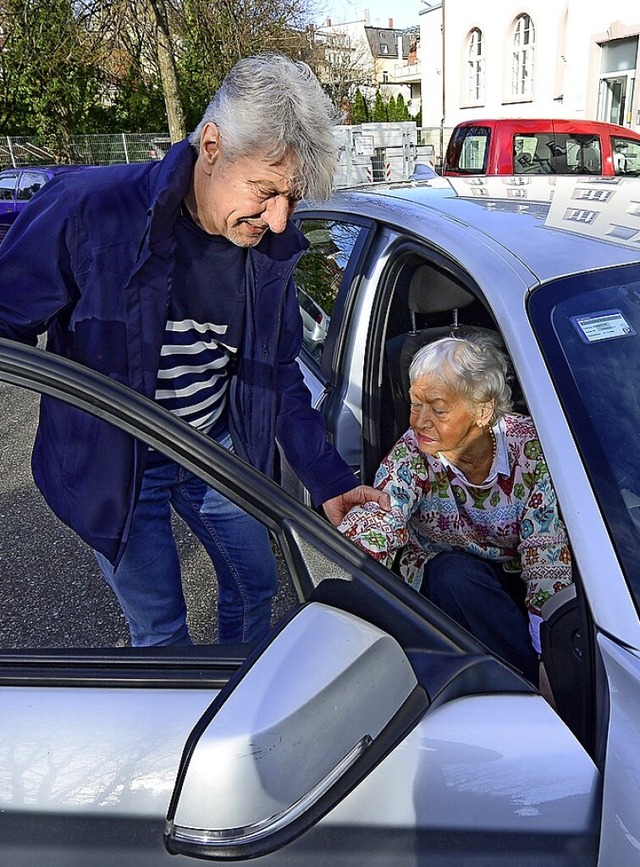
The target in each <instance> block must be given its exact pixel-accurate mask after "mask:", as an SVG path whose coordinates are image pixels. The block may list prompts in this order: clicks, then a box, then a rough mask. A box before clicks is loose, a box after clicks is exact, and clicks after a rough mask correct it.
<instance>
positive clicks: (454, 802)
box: [0, 178, 640, 867]
mask: <svg viewBox="0 0 640 867" xmlns="http://www.w3.org/2000/svg"><path fill="white" fill-rule="evenodd" d="M474 181H475V183H469V182H466V181H461V182H460V183H458V182H457V180H456V179H452V180H451V181H449V180H446V181H445V180H444V179H442V178H434V179H430V180H428V181H425V182H416V183H410V182H409V183H406V184H404V185H402V186H397V187H384V188H379V189H377V188H376V189H367V190H361V191H353V192H343V193H339V194H337V195H336V197H335V199H334V200H333V201H331V202H329V203H328V204H326V205H324V206H323V207H314V206H311V205H305V206H302V207H300V208H299V209H298V211H297V212H296V216H295V219H296V220H297V221H298V222H299V224H300V227H301V229H302V231H303V232H305V233H306V234H307V235H308V236H309V238H310V240H311V243H312V249H311V251H310V252H311V253H312V254H313V252H314V251H313V240H314V238H317V239H319V242H320V243H321V244H322V245H323V246H322V248H321V249H320V250H319V251H316V252H318V256H319V257H320V258H321V257H322V256H327V257H330V261H329V262H328V263H327V267H326V268H319V267H318V257H316V261H315V262H314V260H313V255H311V256H309V258H305V259H303V261H302V263H301V265H300V275H299V276H300V278H301V279H300V283H301V284H302V285H304V287H305V289H304V291H305V292H307V293H308V294H310V295H311V296H312V297H314V292H315V291H316V290H317V292H318V295H317V298H316V300H318V299H320V298H322V299H323V303H322V304H321V306H322V307H323V309H324V310H328V311H330V314H331V320H330V324H329V328H328V333H327V341H326V344H325V349H324V353H323V356H322V359H321V362H320V363H316V362H315V361H314V360H313V359H312V358H311V357H309V356H308V355H305V357H304V358H303V359H301V364H302V365H303V369H304V374H305V378H306V381H307V384H308V385H309V387H310V389H311V390H312V392H313V395H314V399H315V400H316V402H317V404H318V406H319V407H320V408H321V410H322V411H323V413H324V414H325V416H326V419H327V423H328V426H329V429H330V435H331V436H332V438H333V440H334V442H335V443H336V445H337V447H338V448H339V449H340V450H341V452H342V453H343V455H344V456H345V458H346V459H347V460H348V461H349V462H350V463H351V464H352V465H353V467H354V468H355V469H356V470H357V471H358V472H359V473H360V474H361V475H362V477H363V479H365V480H367V481H370V479H371V477H372V475H373V472H374V470H375V468H376V467H377V464H378V462H379V461H380V459H381V457H382V456H383V455H384V453H385V450H386V449H387V448H388V447H389V446H390V445H391V444H392V443H393V442H394V440H395V438H396V437H397V436H398V433H399V432H401V431H402V429H403V427H404V426H406V424H407V420H406V404H405V403H404V402H405V400H406V382H405V377H406V370H405V365H406V358H407V356H408V355H409V354H410V353H411V351H412V348H413V347H414V346H415V344H416V342H417V341H418V342H419V341H420V340H429V339H433V338H434V337H435V336H437V335H439V334H441V333H450V332H451V331H453V332H454V333H457V332H460V333H462V332H464V330H465V329H478V328H482V329H490V330H491V331H493V332H498V333H499V336H500V337H501V339H502V340H503V342H504V344H505V347H506V348H507V350H508V352H509V354H510V357H511V360H512V363H513V369H514V376H515V377H516V384H517V394H518V401H519V405H520V406H521V407H522V408H523V409H526V410H527V411H528V412H530V413H531V415H532V416H533V418H534V421H535V423H536V425H537V428H538V432H539V434H540V437H541V440H542V445H543V448H544V451H545V456H546V458H547V462H548V464H549V467H550V471H551V474H552V477H553V481H554V485H555V488H556V491H557V494H558V499H559V502H560V506H561V509H562V513H563V517H564V520H565V523H566V525H567V528H568V531H569V535H570V540H571V545H572V549H573V553H574V555H575V561H576V564H577V570H578V574H577V576H576V585H575V592H573V593H569V594H568V595H565V596H564V597H562V598H557V597H554V599H553V600H552V601H553V605H552V607H551V610H547V611H545V618H546V620H545V626H544V630H543V632H544V644H543V651H544V657H545V663H546V667H547V670H548V672H549V675H550V680H551V686H552V688H553V698H552V701H549V700H547V698H545V697H543V696H542V695H541V694H539V693H538V691H537V690H536V689H535V688H534V687H533V686H532V685H531V684H530V683H529V682H528V681H526V680H525V679H524V678H522V676H520V674H519V673H518V672H517V671H515V670H513V669H512V668H510V667H509V666H508V665H507V664H505V663H504V662H503V661H501V660H499V659H497V658H495V657H494V656H492V655H491V654H490V653H489V652H488V651H487V650H486V648H484V647H483V646H482V645H481V644H479V643H478V642H477V641H476V640H475V639H474V638H472V637H471V636H470V635H469V634H467V633H466V632H465V631H464V630H463V629H461V628H460V627H458V626H457V625H456V624H454V623H452V622H451V621H450V620H449V619H448V618H447V617H445V616H444V615H443V614H442V613H441V612H440V611H438V610H437V609H436V608H435V607H434V606H433V605H431V604H430V603H429V602H428V601H427V600H426V599H425V598H423V597H421V596H420V595H419V594H417V593H416V592H415V591H413V590H412V589H411V588H410V587H408V586H406V585H404V584H403V583H402V582H401V581H400V580H399V579H398V578H397V577H396V576H395V575H394V574H393V573H392V572H390V571H388V570H386V569H385V568H384V567H382V566H381V565H380V564H378V563H376V562H374V561H373V560H372V559H370V558H369V557H367V556H366V555H365V554H363V553H362V552H360V551H359V550H358V549H357V548H356V547H355V546H353V545H352V544H351V543H349V542H348V541H347V540H345V539H343V538H342V537H341V536H340V535H339V534H338V533H337V531H335V530H334V529H333V528H332V527H330V526H329V524H328V523H327V522H326V520H324V519H323V518H322V517H320V516H319V515H317V514H315V513H314V512H313V511H312V510H311V509H309V508H308V507H306V506H304V505H302V504H301V502H300V498H302V499H304V491H301V490H299V489H298V487H297V484H296V483H295V482H294V480H293V479H292V478H291V476H290V474H289V473H288V471H287V467H286V465H285V466H284V467H283V479H282V481H283V486H284V487H289V488H290V489H291V490H292V491H293V492H294V493H295V494H296V495H297V498H294V497H292V496H291V494H290V493H288V492H287V491H286V490H283V487H281V486H277V485H276V484H274V483H271V482H269V481H267V480H266V479H264V478H262V477H260V476H259V475H258V474H257V473H255V472H254V471H253V470H252V469H251V468H249V467H248V466H247V465H245V464H244V463H242V462H241V461H240V460H238V459H237V458H236V457H235V456H234V455H232V454H229V453H227V452H225V451H224V450H223V449H221V448H219V447H218V446H216V444H215V443H212V442H210V441H209V440H208V439H207V438H206V437H204V436H202V435H201V434H199V433H198V432H196V431H193V430H191V429H189V428H188V426H186V425H185V424H183V423H182V422H181V421H180V420H179V419H176V418H174V417H171V416H169V415H168V414H166V413H164V412H163V411H162V410H161V409H160V408H159V407H157V406H155V405H154V404H153V403H151V402H149V401H145V400H144V399H143V398H141V397H140V396H138V395H135V394H133V393H131V392H130V391H128V390H127V389H125V388H124V387H122V386H120V385H119V384H118V383H115V382H111V381H108V380H103V379H101V378H100V377H97V376H96V375H95V374H93V373H91V372H90V371H86V370H83V369H81V368H78V367H77V366H75V365H72V364H70V363H69V362H67V361H65V360H64V359H58V358H55V357H52V356H48V355H47V354H46V353H43V352H41V351H39V350H37V349H31V348H26V347H22V346H18V345H17V344H12V343H9V342H6V341H0V380H2V381H4V382H5V383H7V385H6V386H3V389H6V391H5V390H3V391H2V395H3V405H4V406H6V407H12V406H14V404H13V403H12V402H10V400H9V397H8V394H9V392H10V391H11V390H12V389H13V388H15V387H16V386H21V387H23V388H26V389H30V390H34V391H41V392H44V393H46V394H49V395H53V396H55V397H57V398H58V399H61V400H67V401H69V402H71V403H72V404H73V405H74V406H76V407H78V409H79V410H83V411H86V412H91V413H94V414H97V415H99V416H100V417H101V418H103V419H105V420H108V421H110V422H111V423H113V424H115V425H116V426H118V427H121V428H123V429H124V430H126V431H128V432H129V433H132V434H134V435H136V436H139V437H140V438H142V439H143V440H144V441H146V442H148V443H149V444H151V445H153V446H154V447H156V448H159V449H160V450H162V451H163V452H165V453H166V454H168V455H170V456H172V457H174V458H175V459H176V460H178V461H181V462H182V463H183V464H184V465H185V466H187V467H188V468H189V469H191V470H192V471H194V472H196V473H199V474H200V475H201V476H202V477H203V478H204V479H205V480H206V481H207V482H208V483H210V484H213V485H215V486H216V487H218V488H219V489H220V490H222V491H223V492H224V493H225V495H227V496H228V497H230V498H231V499H233V500H234V501H236V502H237V503H239V504H240V505H242V506H243V507H244V508H246V509H247V510H248V511H249V512H250V513H251V514H253V515H254V516H256V517H257V518H258V519H259V520H261V521H263V522H264V524H265V525H266V526H267V527H268V528H269V530H270V532H271V535H272V539H273V544H274V547H275V549H276V552H277V553H278V555H279V560H280V565H281V570H282V582H283V587H284V586H288V587H290V588H291V590H292V599H291V602H290V604H289V605H288V606H287V607H288V610H287V611H286V613H285V612H284V611H282V612H281V615H279V619H277V622H275V623H274V627H273V630H272V633H271V635H270V636H269V637H268V639H267V640H265V641H264V642H263V643H262V644H261V645H259V646H256V647H244V646H243V647H235V648H224V647H221V646H218V645H216V644H215V643H213V642H212V640H211V639H209V638H205V639H203V640H202V641H201V642H200V643H198V644H197V645H196V646H195V647H193V648H188V649H185V648H179V649H173V648H158V649H145V650H141V649H131V648H128V647H111V648H102V647H100V646H97V645H98V644H99V640H95V639H94V641H93V642H92V641H91V629H90V630H89V633H88V641H87V643H86V644H85V643H84V642H85V639H84V638H82V637H81V638H79V639H75V640H74V641H73V642H71V643H72V644H73V646H72V647H67V646H64V645H65V643H67V644H68V643H69V642H65V641H64V635H65V632H70V631H71V630H72V626H73V624H70V625H69V626H68V627H66V626H65V628H64V629H63V630H62V635H61V631H60V630H59V629H58V631H56V618H52V617H51V611H50V610H49V609H48V608H47V609H43V608H38V609H36V610H32V609H31V607H30V606H31V601H30V598H31V597H32V596H34V595H35V594H36V593H37V592H39V591H40V587H36V586H35V584H33V585H32V586H30V588H29V589H28V591H27V592H26V593H25V594H24V602H23V606H22V607H23V613H22V619H23V620H24V621H25V623H26V622H27V621H30V620H31V619H32V618H35V620H36V621H39V620H41V621H42V622H43V623H45V624H46V628H45V629H44V630H43V633H44V634H43V635H41V636H40V637H39V638H38V639H37V640H36V639H33V640H30V641H29V643H28V646H26V647H24V646H22V647H21V646H11V647H9V646H7V643H6V641H5V636H6V632H4V631H3V630H2V627H1V625H0V636H2V637H3V642H2V645H3V650H2V651H1V652H0V678H1V679H0V864H7V865H12V867H14V865H15V867H27V865H28V867H39V865H41V864H42V865H44V864H46V865H47V867H50V865H53V867H63V865H64V867H79V865H82V867H85V865H86V864H89V863H91V864H95V865H96V867H102V865H109V867H110V865H119V867H120V865H122V867H129V865H131V867H142V865H145V867H146V865H154V867H156V865H161V864H163V863H167V864H175V863H187V862H186V860H185V859H186V858H187V857H190V856H192V857H194V858H198V859H210V860H219V861H227V862H231V863H244V862H249V861H251V863H255V864H265V865H302V864H303V865H305V867H313V865H335V864H346V865H363V867H364V865H366V867H371V865H373V864H380V865H393V867H402V865H433V867H435V865H438V867H441V865H447V867H448V865H451V867H454V865H455V867H459V865H462V864H464V865H475V867H480V865H482V867H488V865H499V864H505V865H507V864H508V865H509V867H520V865H522V867H525V865H526V867H529V865H532V867H533V865H535V867H545V865H547V867H552V865H553V867H556V865H566V867H570V865H571V867H573V865H576V867H577V865H580V867H584V865H587V867H588V865H599V867H620V865H625V867H627V865H633V864H640V845H639V843H638V841H639V840H640V806H639V805H640V797H638V796H639V795H640V792H639V791H638V790H639V789H640V712H639V710H638V705H639V704H640V621H639V619H638V603H639V602H640V556H639V555H640V544H639V543H640V540H639V537H638V533H639V532H640V527H639V517H638V511H639V507H640V454H639V451H640V439H639V438H638V434H637V430H638V429H639V428H640V395H638V393H637V389H638V385H637V383H638V382H640V376H639V375H638V374H639V373H640V351H639V350H638V342H637V341H638V339H639V338H638V332H639V331H640V249H639V248H638V243H637V241H636V239H637V238H639V237H640V205H639V204H638V203H639V202H640V182H637V181H624V180H621V179H617V178H616V179H606V180H604V179H601V178H598V179H590V178H583V179H580V180H579V181H577V182H572V181H571V179H569V178H558V179H547V178H544V179H531V183H530V184H523V183H522V179H514V180H512V181H510V179H505V178H491V179H484V178H478V179H474ZM494 181H495V183H494ZM601 227H602V228H601ZM327 239H330V244H328V243H327ZM309 262H312V263H313V267H312V268H311V269H308V270H307V271H306V273H305V268H306V267H307V266H308V264H309ZM7 415H8V418H7ZM23 416H24V412H22V413H21V414H20V416H19V418H20V419H22V418H23ZM5 420H6V421H5V423H6V424H7V428H8V426H9V425H10V424H11V413H10V412H9V413H8V414H7V413H6V412H5ZM2 423H3V422H1V421H0V424H2ZM22 435H23V434H22V431H21V436H22ZM24 439H25V441H26V442H27V444H28V436H27V435H26V433H25V434H24ZM5 457H6V458H7V459H8V464H9V465H11V464H12V461H13V457H12V455H9V456H5ZM2 477H3V478H5V479H6V478H7V474H6V472H5V471H4V470H3V476H2ZM3 490H4V493H3V495H2V497H3V501H4V503H10V502H13V501H14V500H15V499H16V492H17V493H18V494H19V496H20V498H24V497H25V496H26V494H25V491H26V487H24V486H23V484H22V483H20V484H17V483H16V484H8V485H5V488H4V489H3ZM32 502H33V505H32V506H31V510H32V511H34V512H35V510H36V508H37V506H36V502H35V500H33V501H32V500H31V499H29V503H32ZM8 514H9V510H8V509H7V508H6V506H5V508H4V520H5V523H6V519H7V515H8ZM47 520H48V518H47V517H45V515H44V513H43V515H42V517H40V518H38V519H37V522H38V523H37V526H38V529H39V531H40V536H42V534H43V531H44V525H45V522H46V521H47ZM39 538H40V537H39ZM39 538H38V541H39ZM52 538H53V540H54V547H56V546H58V545H62V544H64V545H65V546H66V545H68V544H70V543H69V541H68V539H67V537H66V536H64V537H58V536H56V535H55V534H53V536H52ZM65 550H66V549H65ZM16 553H18V554H19V556H14V555H15V554H16ZM185 553H186V559H189V558H190V557H191V556H192V555H193V552H192V549H191V547H190V545H189V540H187V541H186V543H185ZM36 556H37V563H38V569H39V570H40V571H39V576H40V578H41V582H42V584H45V583H46V584H47V585H48V586H49V585H50V586H51V593H50V598H49V605H51V606H55V601H56V598H57V596H58V594H60V593H62V592H63V591H64V588H68V587H69V586H71V587H73V588H79V587H80V586H84V585H83V581H84V580H85V576H84V575H83V574H80V571H81V570H79V569H78V567H77V564H78V563H79V562H83V561H82V560H81V559H76V558H71V557H69V558H68V561H69V562H68V566H67V571H66V573H65V574H62V575H60V574H58V571H56V574H51V571H50V570H49V569H48V568H47V563H48V562H49V554H48V553H47V552H45V551H43V550H42V549H41V546H39V547H38V549H37V551H36ZM27 567H28V564H27V561H26V560H25V559H24V557H23V553H22V551H20V552H16V551H15V550H14V540H13V539H12V538H3V540H2V547H0V569H2V580H3V582H7V581H10V582H12V586H14V585H15V592H16V593H17V592H19V589H20V585H21V577H22V574H23V573H24V572H25V571H26V569H27ZM96 592H97V591H96ZM559 595H560V594H558V596H559ZM89 601H90V600H89V599H87V600H86V601H85V602H84V603H83V604H84V605H86V604H88V603H89ZM69 604H72V602H71V601H70V602H69ZM60 607H61V606H58V609H57V613H59V614H60V616H61V615H62V612H60V610H59V609H60ZM96 616H97V614H96ZM0 624H1V620H0ZM91 628H96V629H97V621H96V622H94V623H93V626H92V627H91ZM16 634H17V632H16ZM29 635H31V633H29ZM16 645H18V642H16ZM172 855H177V856H178V857H177V859H176V858H173V857H172Z"/></svg>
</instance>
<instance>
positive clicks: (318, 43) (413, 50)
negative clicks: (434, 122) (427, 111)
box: [312, 9, 422, 116]
mask: <svg viewBox="0 0 640 867" xmlns="http://www.w3.org/2000/svg"><path fill="white" fill-rule="evenodd" d="M416 19H417V15H416ZM312 39H313V42H314V45H315V47H316V50H318V49H319V50H320V53H321V54H322V59H321V61H320V62H319V63H318V62H317V61H316V68H317V70H318V75H319V77H320V80H321V81H322V83H323V84H326V85H328V86H336V85H338V86H339V85H341V84H342V85H343V86H344V85H346V86H347V88H348V89H349V90H350V91H351V92H350V94H349V95H350V96H351V97H352V96H353V93H354V92H355V90H356V88H357V87H359V88H360V89H361V91H362V93H363V95H365V96H366V97H367V98H370V99H373V97H374V95H375V92H376V90H380V92H381V93H382V95H383V97H384V98H385V99H388V98H390V97H391V96H393V97H397V96H398V95H399V94H402V97H403V99H404V102H405V104H406V105H407V107H408V109H409V112H410V114H411V115H413V116H415V115H416V114H417V113H418V112H419V111H420V107H421V93H420V90H421V82H422V79H421V73H420V60H419V50H420V49H419V46H420V28H419V26H418V24H417V23H416V25H415V26H413V27H410V28H406V29H401V28H396V27H394V26H393V18H389V19H388V21H387V26H382V25H380V24H376V25H372V24H371V19H370V15H369V11H368V10H367V9H365V10H364V12H363V16H362V18H359V19H357V20H354V21H347V22H341V23H334V22H333V21H332V19H329V18H328V19H327V20H326V21H325V23H324V24H323V25H321V26H320V27H316V28H314V29H313V33H312Z"/></svg>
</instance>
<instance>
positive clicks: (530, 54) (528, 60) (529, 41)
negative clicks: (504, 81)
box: [511, 15, 536, 96]
mask: <svg viewBox="0 0 640 867" xmlns="http://www.w3.org/2000/svg"><path fill="white" fill-rule="evenodd" d="M535 38H536V34H535V29H534V26H533V21H532V20H531V18H530V17H529V15H521V16H520V17H519V18H518V19H517V21H516V26H515V29H514V32H513V60H512V66H511V94H512V96H531V94H532V92H533V61H534V52H535Z"/></svg>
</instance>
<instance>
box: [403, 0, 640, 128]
mask: <svg viewBox="0 0 640 867" xmlns="http://www.w3.org/2000/svg"><path fill="white" fill-rule="evenodd" d="M416 11H417V14H418V17H419V21H420V44H421V49H422V58H423V62H422V67H421V75H422V125H423V127H441V128H442V129H443V130H445V129H446V130H447V132H446V134H445V137H446V138H448V132H449V131H450V129H451V128H452V127H453V126H455V125H456V124H457V123H459V122H460V121H462V120H472V119H474V118H481V117H563V118H580V119H587V120H604V121H609V122H610V123H616V124H620V125H622V126H627V127H630V128H631V129H636V130H637V129H640V102H639V97H640V94H639V92H638V87H637V85H636V77H637V70H638V65H639V58H638V52H639V35H640V7H636V6H635V4H632V3H629V2H628V0H608V2H607V3H599V4H595V3H585V2H584V0H564V2H557V0H538V2H536V3H531V2H530V0H529V2H522V0H501V2H500V3H499V4H496V3H494V2H493V0H440V2H432V3H429V2H426V0H423V2H422V3H420V4H418V8H417V10H416Z"/></svg>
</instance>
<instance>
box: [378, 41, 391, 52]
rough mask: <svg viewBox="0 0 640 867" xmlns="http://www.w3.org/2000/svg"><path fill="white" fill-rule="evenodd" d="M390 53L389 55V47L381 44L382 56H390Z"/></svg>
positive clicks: (384, 43)
mask: <svg viewBox="0 0 640 867" xmlns="http://www.w3.org/2000/svg"><path fill="white" fill-rule="evenodd" d="M388 53H389V46H388V45H387V43H386V42H381V43H380V54H388Z"/></svg>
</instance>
